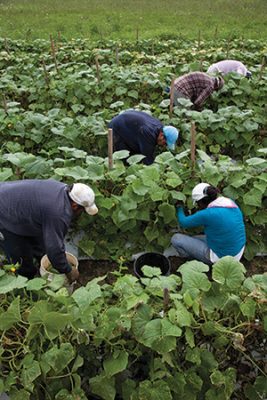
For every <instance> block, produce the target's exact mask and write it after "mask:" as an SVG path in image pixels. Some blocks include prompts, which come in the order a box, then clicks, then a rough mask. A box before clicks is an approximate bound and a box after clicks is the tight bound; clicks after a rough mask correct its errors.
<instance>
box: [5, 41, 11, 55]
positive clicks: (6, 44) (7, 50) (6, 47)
mask: <svg viewBox="0 0 267 400" xmlns="http://www.w3.org/2000/svg"><path fill="white" fill-rule="evenodd" d="M5 49H6V52H7V53H8V54H10V51H9V47H8V43H7V38H5Z"/></svg>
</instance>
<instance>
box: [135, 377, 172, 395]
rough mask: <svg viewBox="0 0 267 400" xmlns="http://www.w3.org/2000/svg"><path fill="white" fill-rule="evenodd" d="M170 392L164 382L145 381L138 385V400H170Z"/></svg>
mask: <svg viewBox="0 0 267 400" xmlns="http://www.w3.org/2000/svg"><path fill="white" fill-rule="evenodd" d="M172 398H173V397H172V394H171V391H170V389H169V387H168V385H167V383H166V382H164V380H158V381H154V382H151V381H149V380H145V381H143V382H141V383H140V386H139V391H138V399H140V400H172Z"/></svg>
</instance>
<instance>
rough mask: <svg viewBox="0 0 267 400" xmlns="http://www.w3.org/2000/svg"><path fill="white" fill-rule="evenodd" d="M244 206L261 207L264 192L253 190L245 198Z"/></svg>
mask: <svg viewBox="0 0 267 400" xmlns="http://www.w3.org/2000/svg"><path fill="white" fill-rule="evenodd" d="M243 202H244V204H246V205H248V206H255V207H261V202H262V192H261V190H258V189H255V188H253V189H252V190H250V191H249V192H247V193H246V194H245V195H244V196H243Z"/></svg>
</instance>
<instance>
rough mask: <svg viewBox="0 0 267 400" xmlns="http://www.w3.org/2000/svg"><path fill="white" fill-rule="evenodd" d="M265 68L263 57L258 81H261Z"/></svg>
mask: <svg viewBox="0 0 267 400" xmlns="http://www.w3.org/2000/svg"><path fill="white" fill-rule="evenodd" d="M265 66H266V58H265V56H263V57H262V62H261V68H260V76H259V80H261V79H262V74H263V71H264V68H265Z"/></svg>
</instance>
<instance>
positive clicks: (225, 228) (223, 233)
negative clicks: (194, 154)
mask: <svg viewBox="0 0 267 400" xmlns="http://www.w3.org/2000/svg"><path fill="white" fill-rule="evenodd" d="M218 193H219V190H218V189H217V188H215V187H214V186H211V185H209V184H208V183H199V184H198V185H196V186H195V187H194V189H193V191H192V199H193V203H194V204H197V205H198V207H199V209H200V210H199V211H197V212H196V213H195V214H193V215H189V216H186V215H185V214H184V210H183V207H182V206H181V205H176V207H177V211H176V212H177V218H178V222H179V225H180V226H181V227H182V228H196V227H199V226H203V227H204V233H205V235H197V236H193V237H190V236H188V235H184V234H180V233H176V234H174V235H173V237H172V239H171V242H172V245H173V246H174V248H175V249H176V251H177V253H178V256H180V257H185V258H189V259H196V260H199V261H202V262H204V263H205V264H208V265H211V264H213V263H214V262H216V261H218V259H220V258H221V257H224V256H232V257H234V258H235V259H237V260H240V259H241V257H242V255H243V252H244V249H245V242H246V234H245V225H244V221H243V215H242V212H241V210H240V209H239V207H238V206H237V205H236V203H235V202H234V201H233V200H231V199H228V198H226V197H222V196H219V197H218Z"/></svg>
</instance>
